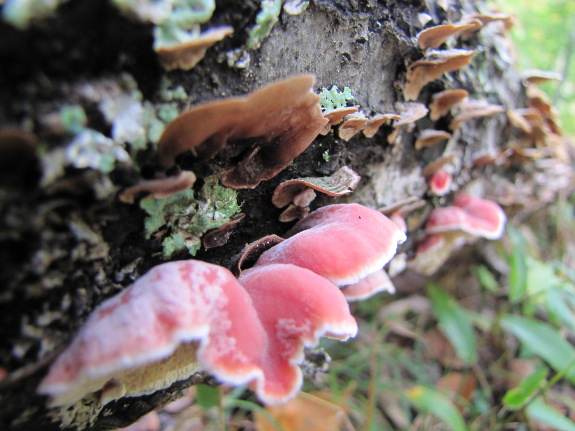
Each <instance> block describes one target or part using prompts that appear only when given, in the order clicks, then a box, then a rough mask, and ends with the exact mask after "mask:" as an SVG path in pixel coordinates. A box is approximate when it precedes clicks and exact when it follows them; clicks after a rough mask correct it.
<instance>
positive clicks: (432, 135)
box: [415, 129, 451, 150]
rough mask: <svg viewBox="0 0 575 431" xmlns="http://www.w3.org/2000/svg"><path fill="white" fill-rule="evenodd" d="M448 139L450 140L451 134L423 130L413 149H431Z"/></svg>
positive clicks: (441, 131)
mask: <svg viewBox="0 0 575 431" xmlns="http://www.w3.org/2000/svg"><path fill="white" fill-rule="evenodd" d="M449 138H451V133H449V132H446V131H444V130H433V129H425V130H424V131H423V132H421V133H420V134H419V137H418V138H417V141H415V149H416V150H421V149H422V148H427V147H431V146H433V145H435V144H438V143H440V142H441V141H445V140H446V139H449Z"/></svg>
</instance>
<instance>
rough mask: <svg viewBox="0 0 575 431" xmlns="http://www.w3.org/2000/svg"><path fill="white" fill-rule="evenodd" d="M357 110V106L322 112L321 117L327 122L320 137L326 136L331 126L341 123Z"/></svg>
mask: <svg viewBox="0 0 575 431" xmlns="http://www.w3.org/2000/svg"><path fill="white" fill-rule="evenodd" d="M358 109H359V106H344V107H342V108H336V109H332V110H330V111H326V112H324V113H323V116H324V117H325V118H327V120H328V122H327V124H326V125H325V127H324V128H323V130H322V131H321V132H320V135H327V134H328V133H329V131H330V130H331V127H332V126H335V125H336V124H339V123H341V122H342V121H343V119H344V118H345V117H346V116H348V115H351V114H355V113H356V112H357V110H358Z"/></svg>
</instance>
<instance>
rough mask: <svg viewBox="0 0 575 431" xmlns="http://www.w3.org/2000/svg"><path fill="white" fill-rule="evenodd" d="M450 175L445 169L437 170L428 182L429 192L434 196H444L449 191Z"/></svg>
mask: <svg viewBox="0 0 575 431" xmlns="http://www.w3.org/2000/svg"><path fill="white" fill-rule="evenodd" d="M451 182H452V178H451V174H450V173H449V172H447V171H446V170H445V169H438V170H437V171H436V172H435V173H434V174H433V175H432V176H431V177H430V178H429V179H428V180H427V183H428V184H429V191H430V192H431V193H433V194H434V195H436V196H445V195H446V194H448V193H449V192H450V191H451Z"/></svg>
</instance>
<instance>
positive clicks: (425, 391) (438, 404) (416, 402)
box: [404, 386, 467, 431]
mask: <svg viewBox="0 0 575 431" xmlns="http://www.w3.org/2000/svg"><path fill="white" fill-rule="evenodd" d="M404 395H405V396H406V397H407V399H408V400H409V401H410V402H411V403H412V404H413V406H414V407H415V408H416V409H417V410H419V411H421V412H423V413H429V414H432V415H434V416H436V417H438V418H439V419H441V420H442V421H443V422H444V423H445V424H446V425H447V426H449V427H450V428H451V429H452V430H454V431H465V430H466V429H467V427H466V426H465V423H464V422H463V418H462V417H461V413H459V410H457V408H456V407H455V406H454V405H453V403H452V402H451V400H449V398H447V397H446V396H445V395H443V394H442V393H441V392H438V391H436V390H433V389H430V388H426V387H425V386H415V387H413V388H411V389H407V390H405V391H404Z"/></svg>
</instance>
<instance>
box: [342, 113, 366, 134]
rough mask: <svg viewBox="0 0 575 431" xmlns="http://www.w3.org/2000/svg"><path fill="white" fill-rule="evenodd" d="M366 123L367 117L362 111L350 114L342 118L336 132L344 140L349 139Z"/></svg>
mask: <svg viewBox="0 0 575 431" xmlns="http://www.w3.org/2000/svg"><path fill="white" fill-rule="evenodd" d="M366 123H367V117H366V116H365V115H364V114H363V113H362V112H356V113H355V114H350V115H348V116H346V117H345V118H344V119H343V123H341V124H340V126H339V128H338V131H337V134H338V136H339V137H340V138H341V139H343V140H344V141H349V140H350V139H351V138H353V137H354V136H355V135H357V134H358V133H359V132H360V131H361V130H363V128H364V127H365V124H366Z"/></svg>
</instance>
